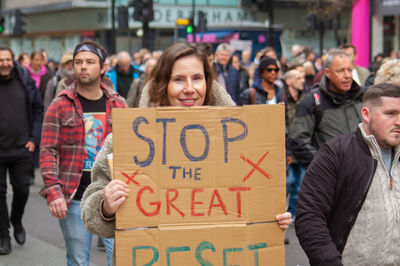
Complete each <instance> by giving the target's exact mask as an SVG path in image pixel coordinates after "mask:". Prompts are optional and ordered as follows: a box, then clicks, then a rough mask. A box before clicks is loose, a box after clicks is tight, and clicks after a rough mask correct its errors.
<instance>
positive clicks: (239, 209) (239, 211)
mask: <svg viewBox="0 0 400 266" xmlns="http://www.w3.org/2000/svg"><path fill="white" fill-rule="evenodd" d="M246 190H250V188H249V187H230V188H229V191H233V192H236V203H237V215H238V216H237V217H239V218H240V217H242V197H241V195H240V192H242V191H246Z"/></svg>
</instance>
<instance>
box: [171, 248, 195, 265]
mask: <svg viewBox="0 0 400 266" xmlns="http://www.w3.org/2000/svg"><path fill="white" fill-rule="evenodd" d="M183 251H190V247H188V246H186V247H172V248H167V265H168V266H170V265H171V258H170V255H169V254H170V253H172V252H183Z"/></svg>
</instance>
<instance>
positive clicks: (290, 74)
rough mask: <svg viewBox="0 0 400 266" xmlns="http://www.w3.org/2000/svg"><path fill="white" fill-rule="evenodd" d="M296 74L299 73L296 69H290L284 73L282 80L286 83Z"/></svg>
mask: <svg viewBox="0 0 400 266" xmlns="http://www.w3.org/2000/svg"><path fill="white" fill-rule="evenodd" d="M298 73H300V72H299V71H298V70H297V69H295V68H294V69H291V70H289V71H286V73H285V75H284V76H283V79H284V80H285V82H286V81H287V80H290V79H292V78H294V76H295V74H298Z"/></svg>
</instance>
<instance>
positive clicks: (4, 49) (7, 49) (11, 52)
mask: <svg viewBox="0 0 400 266" xmlns="http://www.w3.org/2000/svg"><path fill="white" fill-rule="evenodd" d="M0 51H9V52H10V54H11V60H13V61H14V59H15V58H14V52H13V51H12V50H11V48H10V47H7V46H0Z"/></svg>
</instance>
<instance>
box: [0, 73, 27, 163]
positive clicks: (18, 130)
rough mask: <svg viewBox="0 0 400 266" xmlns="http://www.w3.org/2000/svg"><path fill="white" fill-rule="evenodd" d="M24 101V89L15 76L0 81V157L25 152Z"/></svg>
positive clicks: (25, 115)
mask: <svg viewBox="0 0 400 266" xmlns="http://www.w3.org/2000/svg"><path fill="white" fill-rule="evenodd" d="M26 100H27V99H26V95H25V91H24V87H23V86H22V83H21V82H20V81H19V80H18V79H17V78H16V77H15V75H12V78H11V79H8V80H3V79H2V80H0V157H1V156H7V157H8V156H13V155H18V154H21V153H23V152H25V151H26V148H25V145H26V143H27V142H28V140H29V120H28V114H27V111H26Z"/></svg>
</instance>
